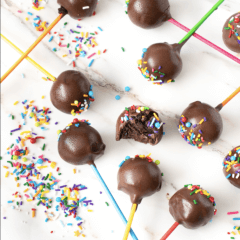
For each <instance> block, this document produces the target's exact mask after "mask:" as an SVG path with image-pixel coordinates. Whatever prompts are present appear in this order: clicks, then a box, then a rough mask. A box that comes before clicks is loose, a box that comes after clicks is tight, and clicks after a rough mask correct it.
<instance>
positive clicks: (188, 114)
mask: <svg viewBox="0 0 240 240" xmlns="http://www.w3.org/2000/svg"><path fill="white" fill-rule="evenodd" d="M178 130H179V132H180V133H181V135H182V137H183V138H184V140H185V141H186V142H187V143H188V144H190V145H192V146H197V147H198V148H202V147H203V146H206V145H210V144H212V143H214V142H216V141H217V140H218V139H219V137H220V135H221V133H222V130H223V122H222V117H221V115H220V114H219V111H218V110H217V109H216V108H213V107H211V106H210V105H208V104H206V103H202V102H200V101H196V102H193V103H191V104H190V105H189V106H188V107H187V108H186V109H185V110H184V112H183V113H182V115H181V118H180V121H179V125H178Z"/></svg>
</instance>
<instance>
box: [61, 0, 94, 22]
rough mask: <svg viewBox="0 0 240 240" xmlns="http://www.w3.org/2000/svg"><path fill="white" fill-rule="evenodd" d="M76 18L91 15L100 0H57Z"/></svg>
mask: <svg viewBox="0 0 240 240" xmlns="http://www.w3.org/2000/svg"><path fill="white" fill-rule="evenodd" d="M57 2H58V4H60V5H61V7H63V8H65V9H66V10H67V12H68V14H69V15H70V17H72V18H74V19H79V18H84V17H91V16H92V15H93V13H94V11H95V9H96V7H97V3H98V0H57Z"/></svg>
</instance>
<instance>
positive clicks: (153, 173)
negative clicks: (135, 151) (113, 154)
mask: <svg viewBox="0 0 240 240" xmlns="http://www.w3.org/2000/svg"><path fill="white" fill-rule="evenodd" d="M157 164H159V161H158V160H157V161H156V162H153V160H152V159H151V158H150V157H149V156H147V157H145V156H144V155H136V156H135V158H130V157H126V159H125V161H124V162H123V163H122V164H121V165H120V169H119V171H118V176H117V179H118V190H121V191H123V192H125V193H126V194H128V195H129V196H130V198H131V201H132V203H133V204H134V203H135V204H140V203H141V201H142V199H143V198H144V197H148V196H151V195H153V194H154V193H155V192H158V191H159V190H160V189H161V187H162V174H161V171H160V169H159V167H158V166H157Z"/></svg>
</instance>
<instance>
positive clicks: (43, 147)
mask: <svg viewBox="0 0 240 240" xmlns="http://www.w3.org/2000/svg"><path fill="white" fill-rule="evenodd" d="M45 146H46V145H45V143H44V144H43V147H42V150H43V151H44V149H45Z"/></svg>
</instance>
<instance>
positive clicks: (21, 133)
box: [20, 131, 31, 135]
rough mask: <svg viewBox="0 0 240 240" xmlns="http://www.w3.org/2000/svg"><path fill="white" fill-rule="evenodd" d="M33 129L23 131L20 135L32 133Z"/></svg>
mask: <svg viewBox="0 0 240 240" xmlns="http://www.w3.org/2000/svg"><path fill="white" fill-rule="evenodd" d="M30 132H31V131H23V132H21V133H20V135H23V134H24V133H30Z"/></svg>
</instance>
